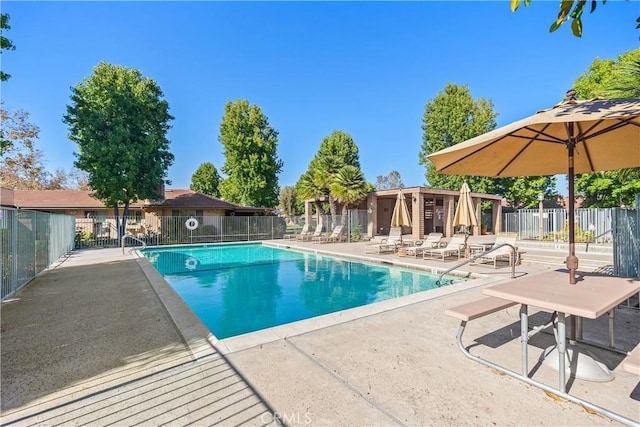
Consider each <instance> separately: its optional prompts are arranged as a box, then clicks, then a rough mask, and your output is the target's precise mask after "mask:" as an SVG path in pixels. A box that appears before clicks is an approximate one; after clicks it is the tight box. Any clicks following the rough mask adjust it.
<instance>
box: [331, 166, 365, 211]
mask: <svg viewBox="0 0 640 427" xmlns="http://www.w3.org/2000/svg"><path fill="white" fill-rule="evenodd" d="M331 194H333V197H335V198H336V200H338V202H340V203H342V217H343V218H346V217H347V213H348V210H349V208H350V207H351V206H352V205H354V204H356V203H358V202H360V201H362V199H364V198H365V197H367V187H366V182H365V180H364V175H363V174H362V171H361V170H360V168H357V167H355V166H352V165H346V166H344V167H343V168H342V169H340V170H339V171H338V173H337V174H336V176H335V178H334V180H333V183H332V184H331Z"/></svg>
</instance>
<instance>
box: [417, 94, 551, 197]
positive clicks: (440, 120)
mask: <svg viewBox="0 0 640 427" xmlns="http://www.w3.org/2000/svg"><path fill="white" fill-rule="evenodd" d="M496 117H497V113H495V112H494V111H493V104H492V103H491V101H490V100H485V99H483V98H480V99H478V100H474V99H473V97H472V96H471V93H470V92H469V88H468V87H467V86H457V85H455V84H451V83H448V84H447V85H446V86H445V88H444V91H442V92H440V93H439V94H438V96H436V98H435V99H433V100H429V102H427V105H426V107H425V113H424V116H423V119H422V121H423V126H422V130H423V132H424V133H423V138H422V141H423V142H422V151H421V152H420V154H419V158H420V163H421V164H423V165H426V168H427V172H426V178H427V181H428V182H429V185H431V186H432V187H435V188H442V189H445V190H455V191H457V190H459V189H460V187H462V183H463V182H464V181H467V183H468V184H469V187H470V188H471V191H473V192H478V193H488V194H502V195H503V196H505V197H506V198H507V200H509V202H510V203H511V204H512V205H513V206H515V207H520V206H529V205H532V204H534V203H537V201H538V192H540V191H542V192H543V193H545V194H551V193H552V192H553V186H554V185H555V178H549V179H546V178H541V177H517V178H499V179H498V178H488V177H479V176H461V175H441V174H439V173H438V172H437V171H436V169H435V167H434V166H433V164H432V163H431V162H429V160H428V158H427V156H428V155H429V154H432V153H435V152H436V151H439V150H442V149H444V148H447V147H451V146H453V145H455V144H459V143H460V142H463V141H466V140H468V139H471V138H473V137H475V136H478V135H482V134H483V133H486V132H489V131H491V130H493V129H495V127H496V122H495V119H496ZM532 188H533V189H535V191H532V190H531V189H532Z"/></svg>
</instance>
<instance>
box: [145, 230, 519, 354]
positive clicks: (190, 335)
mask: <svg viewBox="0 0 640 427" xmlns="http://www.w3.org/2000/svg"><path fill="white" fill-rule="evenodd" d="M243 243H244V244H246V243H247V242H237V243H236V244H243ZM225 244H228V243H225ZM262 244H263V245H265V246H271V247H278V248H286V249H293V250H300V251H303V252H308V253H314V254H322V255H328V256H332V257H338V258H343V259H354V260H357V261H364V262H368V263H374V264H376V263H377V264H382V265H392V266H396V267H402V268H409V269H413V270H422V271H425V272H427V273H432V274H438V273H441V272H442V271H444V270H445V269H443V268H438V267H432V266H428V265H425V266H424V267H423V268H420V267H421V266H419V265H415V264H411V263H407V262H402V261H401V260H394V259H389V260H386V259H385V260H381V259H378V258H373V257H371V256H361V255H353V254H345V253H342V252H336V251H331V250H318V249H314V250H311V249H309V248H306V247H302V246H296V245H291V244H282V243H276V242H262ZM208 245H215V244H208ZM175 246H184V245H175ZM162 247H167V246H162ZM148 249H149V248H148ZM135 253H136V256H137V262H138V264H139V265H140V268H141V270H142V271H143V273H144V274H145V276H146V277H147V279H148V281H149V283H150V285H151V287H152V288H153V290H154V291H155V293H156V295H157V296H158V298H159V299H160V300H161V302H162V304H163V305H164V308H165V310H166V313H167V315H168V316H169V317H170V318H171V320H172V321H173V323H174V325H175V327H176V330H177V331H178V333H179V334H180V335H181V336H182V337H183V339H184V342H185V344H186V345H187V347H188V349H189V352H190V353H191V355H192V357H193V358H194V359H197V358H200V357H203V356H206V355H209V354H211V351H212V350H215V351H217V352H219V353H221V354H231V353H234V352H237V351H241V350H245V349H248V348H252V347H257V346H260V345H263V344H267V343H270V342H273V341H278V340H281V339H287V338H289V337H293V336H297V335H301V334H304V333H307V332H312V331H316V330H319V329H324V328H327V327H330V326H335V325H338V324H342V323H347V322H350V321H354V320H357V319H361V318H364V317H368V316H372V315H375V314H379V313H384V312H386V311H390V310H395V309H398V308H401V307H406V306H409V305H413V304H417V303H420V302H423V301H428V300H433V299H437V298H441V297H444V296H447V295H451V294H454V293H456V292H461V291H465V290H468V289H473V288H476V287H481V286H485V285H487V284H489V283H491V284H497V283H499V282H500V281H502V280H508V279H507V278H496V277H492V276H489V275H485V274H480V273H472V272H465V271H461V270H454V271H452V272H450V273H448V274H450V275H452V276H458V277H462V278H468V279H470V280H467V281H464V282H460V283H455V284H451V285H447V286H444V287H439V288H436V289H429V290H426V291H420V292H416V293H413V294H410V295H404V296H401V297H397V298H391V299H388V300H384V301H378V302H374V303H371V304H367V305H364V306H360V307H354V308H350V309H347V310H342V311H338V312H335V313H329V314H324V315H321V316H316V317H312V318H309V319H303V320H298V321H295V322H291V323H286V324H284V325H279V326H273V327H270V328H266V329H261V330H259V331H255V332H249V333H246V334H242V335H237V336H234V337H229V338H224V339H218V338H217V337H216V336H215V335H214V334H213V333H212V332H211V331H210V330H209V329H208V328H207V327H206V326H205V325H204V323H202V321H201V320H200V318H199V317H198V316H197V315H196V314H195V313H194V312H193V310H191V308H190V307H189V306H188V305H187V304H186V303H185V302H184V300H183V299H182V298H181V297H180V296H179V295H178V294H177V293H176V291H175V290H174V289H173V288H172V287H171V285H170V284H169V283H168V282H167V281H166V280H165V279H164V278H163V277H162V275H161V274H160V273H159V272H158V271H157V270H156V269H155V268H154V267H153V265H152V264H151V262H150V261H149V259H148V258H147V257H145V256H144V255H143V254H142V253H140V251H139V250H135Z"/></svg>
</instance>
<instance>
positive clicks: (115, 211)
mask: <svg viewBox="0 0 640 427" xmlns="http://www.w3.org/2000/svg"><path fill="white" fill-rule="evenodd" d="M113 219H114V220H115V222H116V232H117V233H118V241H121V240H122V236H123V235H124V234H123V233H122V227H121V226H120V212H119V211H118V205H115V206H114V207H113Z"/></svg>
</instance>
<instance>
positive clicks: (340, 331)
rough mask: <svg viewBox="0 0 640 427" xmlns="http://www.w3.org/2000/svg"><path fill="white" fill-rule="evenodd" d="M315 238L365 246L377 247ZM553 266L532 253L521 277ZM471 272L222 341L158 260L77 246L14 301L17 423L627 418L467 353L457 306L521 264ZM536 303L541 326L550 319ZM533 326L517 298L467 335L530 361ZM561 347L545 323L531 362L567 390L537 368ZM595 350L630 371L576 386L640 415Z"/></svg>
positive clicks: (629, 379) (8, 329)
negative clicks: (437, 285) (453, 281)
mask: <svg viewBox="0 0 640 427" xmlns="http://www.w3.org/2000/svg"><path fill="white" fill-rule="evenodd" d="M277 243H283V242H282V241H280V242H277ZM303 246H306V247H307V249H311V250H321V251H326V252H332V253H344V254H348V255H351V256H362V255H364V248H363V246H362V244H326V245H312V244H305V245H303ZM564 256H565V255H564V253H563V254H562V255H561V256H559V257H558V260H561V259H562V258H563V257H564ZM381 259H384V260H385V262H398V263H407V264H411V263H416V265H418V264H422V265H423V266H424V263H425V261H423V260H421V259H417V260H409V259H406V257H404V258H400V257H397V256H395V255H386V256H381ZM452 264H453V262H449V263H442V264H439V263H437V262H433V263H432V262H431V261H429V265H433V268H442V267H448V266H450V265H452ZM561 266H562V265H561V263H560V261H559V264H558V265H557V266H555V267H561ZM549 268H554V266H553V265H544V266H542V265H539V264H536V265H533V264H532V265H529V264H526V263H523V264H522V265H521V266H518V268H517V274H519V275H522V274H535V273H536V272H539V271H541V270H545V269H549ZM464 269H465V270H466V271H476V272H477V273H482V275H483V278H481V279H478V280H472V281H469V282H466V285H462V286H458V285H454V286H456V287H455V288H452V289H450V290H451V291H452V292H448V293H447V292H445V291H442V292H432V291H429V292H423V293H421V294H422V295H419V296H415V295H414V296H412V295H410V296H408V297H402V298H399V299H397V300H399V301H394V302H391V303H389V302H384V303H379V304H373V305H372V306H368V307H369V308H366V309H362V310H358V309H356V310H350V311H349V312H348V313H347V312H344V313H341V314H339V315H329V316H323V317H322V318H319V319H314V320H310V321H304V322H297V323H296V324H292V325H290V326H289V327H286V328H281V329H276V330H269V331H262V332H258V333H255V334H249V336H244V337H241V338H240V337H238V338H236V339H234V338H231V339H228V340H222V341H217V340H215V338H214V337H212V336H211V335H210V333H209V332H208V331H207V330H206V328H204V326H203V325H202V324H200V322H199V321H198V319H197V318H196V317H195V316H194V315H193V313H192V312H191V311H190V310H189V309H187V308H186V307H185V306H184V304H183V303H182V302H181V300H180V299H179V298H177V296H176V295H175V293H174V292H173V291H172V290H171V288H170V287H168V286H167V285H166V283H165V282H164V281H163V280H162V279H161V278H160V276H159V275H158V274H157V272H155V270H153V268H151V267H150V265H149V263H148V262H147V261H146V260H145V259H140V258H137V257H136V256H134V255H130V254H128V253H126V254H125V255H123V254H122V253H121V252H120V251H119V250H117V249H105V250H94V251H78V252H74V253H73V254H72V255H71V256H70V257H69V258H68V259H67V260H65V261H64V262H63V263H61V264H60V265H58V266H56V267H55V268H52V269H50V270H48V271H46V272H44V273H43V274H41V275H40V276H39V277H37V278H36V279H34V280H33V281H32V282H31V283H30V284H28V285H27V286H26V287H25V288H24V289H23V290H22V291H20V292H19V293H18V294H17V295H16V296H15V297H14V298H12V299H10V300H8V301H5V302H3V304H2V318H1V320H2V333H1V343H0V344H1V351H2V359H1V362H2V366H1V368H2V371H1V374H2V378H1V380H2V382H1V396H0V397H1V398H2V423H3V424H5V425H58V424H65V425H68V424H73V425H86V424H91V425H109V424H115V425H138V424H141V425H161V424H167V425H172V426H173V425H212V424H220V425H245V424H246V425H264V424H269V423H272V422H273V421H274V420H275V419H276V417H279V418H280V420H282V421H283V423H285V424H289V425H298V424H303V425H304V424H311V425H462V424H464V425H488V424H498V425H513V424H518V425H617V423H615V422H613V421H611V420H608V419H606V418H603V417H601V416H599V415H595V414H590V413H588V412H586V411H585V410H584V409H583V408H582V407H580V406H579V405H576V404H573V403H570V402H562V401H558V400H556V399H554V398H553V397H552V396H548V395H546V394H545V393H544V392H543V391H541V390H539V389H537V388H535V387H531V386H528V385H525V384H524V383H521V382H519V381H517V380H515V379H512V378H510V377H506V376H503V375H498V373H496V372H495V371H493V370H491V369H489V368H486V367H484V366H481V365H479V364H477V363H475V362H473V361H470V360H468V359H466V358H465V357H464V356H463V354H462V353H461V352H460V351H459V350H458V349H457V347H456V343H455V333H456V331H457V327H458V322H457V321H455V320H454V319H450V318H447V317H446V316H444V314H443V312H444V310H445V308H447V307H450V306H453V305H457V304H459V303H462V302H465V301H470V300H473V299H475V298H477V297H478V296H479V295H480V292H481V289H482V287H483V286H486V285H487V284H490V283H495V282H496V281H501V280H505V279H507V278H508V277H509V276H510V271H509V269H507V268H499V269H496V270H494V269H493V268H491V267H486V266H471V267H468V266H467V267H464ZM442 289H444V288H442ZM430 292H431V294H433V296H425V294H429V293H430ZM431 294H430V295H431ZM352 313H355V314H352ZM531 313H533V314H532V322H538V323H543V322H544V321H546V320H547V319H546V314H545V313H542V312H539V313H536V311H535V310H531ZM603 320H604V319H600V320H598V321H595V322H585V336H586V337H587V338H590V339H593V340H596V341H601V342H603V343H606V320H605V321H604V322H603ZM616 322H617V323H616V324H617V338H618V339H617V345H618V346H619V347H621V348H623V349H627V350H630V349H631V348H632V347H633V346H634V345H635V344H637V342H638V339H639V338H638V335H637V331H638V330H639V328H640V315H639V313H638V311H636V310H632V309H624V308H623V309H619V310H618V313H617V320H616ZM587 332H588V333H589V334H590V335H587ZM518 334H519V323H518V309H517V308H512V309H508V310H505V311H503V312H500V313H496V314H494V315H490V316H487V317H485V318H482V319H478V320H476V321H474V322H471V323H470V325H469V327H468V328H467V333H466V334H465V336H466V340H465V341H466V342H467V343H468V344H474V341H475V344H474V348H473V350H472V351H473V352H474V353H475V354H478V355H481V356H483V357H485V358H487V359H490V360H492V361H495V362H497V363H500V364H502V365H504V366H507V367H509V368H511V369H513V370H518V369H519V363H520V344H519V342H518V340H517V337H518ZM552 343H553V339H552V336H551V335H549V334H544V333H543V334H538V335H536V336H535V337H534V339H532V340H531V342H530V344H531V350H530V363H531V367H530V368H531V370H533V371H534V378H536V379H538V380H539V381H543V382H545V383H547V384H551V385H554V386H555V385H556V383H557V373H556V372H554V371H551V370H549V369H547V368H546V367H544V366H540V365H539V364H538V363H537V353H538V352H537V350H536V349H538V350H539V352H541V351H542V350H543V349H544V348H546V347H547V346H549V345H551V344H552ZM593 353H594V354H595V355H596V356H597V357H598V359H599V360H601V361H603V362H604V363H606V364H607V365H608V366H609V367H610V368H611V369H613V370H614V372H615V380H614V381H611V382H608V383H594V382H587V381H581V380H573V381H572V382H571V383H570V392H571V393H572V394H575V395H578V396H581V397H583V398H585V399H587V400H589V401H591V402H593V403H596V404H598V405H600V406H603V407H606V408H608V409H610V410H613V411H615V412H618V413H620V414H622V415H624V416H626V417H629V418H632V419H635V420H638V421H640V405H639V402H638V401H639V399H640V384H638V380H639V378H638V377H635V376H633V375H631V374H628V373H626V372H623V371H622V370H621V369H620V366H619V364H620V361H621V359H622V356H619V355H617V354H614V353H610V352H607V351H594V352H593Z"/></svg>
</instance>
